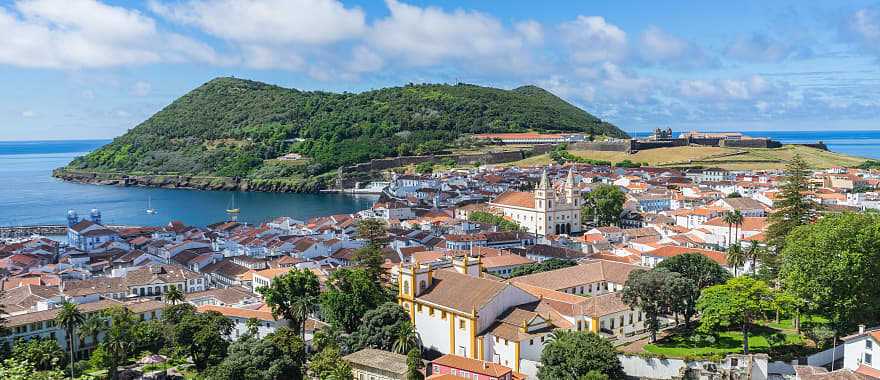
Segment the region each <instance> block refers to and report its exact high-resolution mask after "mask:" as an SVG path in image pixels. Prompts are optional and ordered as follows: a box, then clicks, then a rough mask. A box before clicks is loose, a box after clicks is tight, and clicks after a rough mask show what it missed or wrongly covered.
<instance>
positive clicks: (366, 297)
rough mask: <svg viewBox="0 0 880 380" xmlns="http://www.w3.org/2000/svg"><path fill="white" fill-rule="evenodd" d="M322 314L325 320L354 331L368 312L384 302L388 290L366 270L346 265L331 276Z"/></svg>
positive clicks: (324, 295)
mask: <svg viewBox="0 0 880 380" xmlns="http://www.w3.org/2000/svg"><path fill="white" fill-rule="evenodd" d="M320 300H321V316H322V317H323V318H324V321H326V322H328V323H330V324H333V325H334V326H337V327H339V328H341V329H342V330H343V331H345V332H346V333H352V332H354V331H355V330H356V329H357V327H358V325H360V321H361V318H362V317H363V316H364V314H365V313H366V312H367V311H369V310H372V309H375V308H376V307H377V306H379V305H381V304H382V303H384V302H387V301H390V300H389V299H388V293H387V292H386V291H385V289H384V288H383V287H382V286H381V285H380V284H378V283H377V282H376V281H375V279H374V278H372V277H371V274H370V273H369V272H367V270H366V269H360V268H356V269H348V268H342V269H339V270H337V271H335V272H333V274H332V275H330V278H329V280H328V281H327V284H326V290H325V291H324V292H323V293H321V296H320Z"/></svg>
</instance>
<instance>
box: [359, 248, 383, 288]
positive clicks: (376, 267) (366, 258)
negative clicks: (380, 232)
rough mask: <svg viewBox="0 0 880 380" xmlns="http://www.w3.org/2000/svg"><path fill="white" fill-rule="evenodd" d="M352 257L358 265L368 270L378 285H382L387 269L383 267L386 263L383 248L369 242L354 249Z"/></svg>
mask: <svg viewBox="0 0 880 380" xmlns="http://www.w3.org/2000/svg"><path fill="white" fill-rule="evenodd" d="M352 259H354V262H355V263H356V264H357V265H358V266H360V267H361V268H364V269H365V270H366V271H367V273H368V274H369V276H370V278H371V279H372V280H373V282H374V283H376V285H377V286H381V284H382V276H383V274H384V273H385V269H384V268H383V267H382V265H384V264H385V255H383V254H382V250H381V248H379V247H376V246H374V245H372V244H367V245H366V246H364V247H361V248H359V249H358V250H356V251H354V254H353V255H352Z"/></svg>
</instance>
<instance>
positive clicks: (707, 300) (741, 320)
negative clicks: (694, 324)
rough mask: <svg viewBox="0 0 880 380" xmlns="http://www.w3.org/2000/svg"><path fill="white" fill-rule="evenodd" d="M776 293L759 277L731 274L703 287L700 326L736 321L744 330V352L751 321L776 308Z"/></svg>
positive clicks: (712, 327) (704, 328)
mask: <svg viewBox="0 0 880 380" xmlns="http://www.w3.org/2000/svg"><path fill="white" fill-rule="evenodd" d="M779 306H780V303H779V302H778V301H777V293H776V292H775V291H774V290H772V289H770V287H769V286H768V285H767V283H765V282H764V281H761V280H756V279H754V278H751V277H745V276H742V277H734V278H731V279H730V280H727V282H726V283H724V284H720V285H714V286H710V287H708V288H706V289H703V292H702V294H701V295H700V299H699V301H698V302H697V310H699V311H700V330H701V331H703V332H719V331H722V330H725V329H727V328H729V327H731V326H736V325H739V326H740V328H741V330H742V334H743V353H745V354H748V353H749V332H750V331H751V328H752V323H753V322H754V321H755V320H757V319H760V318H762V317H763V316H764V315H766V313H769V312H770V311H774V310H777V309H778V308H779Z"/></svg>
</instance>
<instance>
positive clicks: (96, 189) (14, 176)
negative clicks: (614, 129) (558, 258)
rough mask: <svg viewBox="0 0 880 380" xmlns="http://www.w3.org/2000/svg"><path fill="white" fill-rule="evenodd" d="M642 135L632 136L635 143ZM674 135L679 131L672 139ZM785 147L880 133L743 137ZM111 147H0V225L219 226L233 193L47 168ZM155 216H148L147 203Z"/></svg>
mask: <svg viewBox="0 0 880 380" xmlns="http://www.w3.org/2000/svg"><path fill="white" fill-rule="evenodd" d="M648 134H649V133H648V132H640V133H636V136H637V137H643V136H646V135H648ZM675 134H676V135H677V134H678V132H675ZM746 134H747V135H750V136H756V137H770V138H772V139H775V140H779V141H781V142H783V143H812V142H817V141H823V142H825V143H826V144H827V145H828V147H829V148H830V149H831V150H833V151H835V152H840V153H845V154H849V155H854V156H861V157H870V158H877V159H880V131H806V132H746ZM107 142H109V140H73V141H6V142H4V141H0V226H10V225H38V224H63V223H65V215H66V213H67V210H71V209H72V210H76V211H77V212H78V213H79V214H80V215H87V214H88V211H89V210H90V209H92V208H98V209H100V210H101V213H102V214H103V217H104V221H105V223H108V224H124V225H161V224H165V223H167V222H168V221H169V220H181V221H183V222H184V223H187V224H190V225H196V226H204V225H207V224H210V223H214V222H217V221H221V220H223V219H225V210H226V208H227V207H228V205H229V202H230V200H231V198H232V193H231V192H226V191H199V190H170V189H152V188H140V187H115V186H96V185H83V184H75V183H67V182H63V181H59V180H57V179H55V178H52V177H51V172H52V169H54V168H58V167H61V166H64V165H66V164H67V163H68V162H70V160H72V159H73V158H74V157H77V156H81V155H83V154H85V153H86V152H89V151H91V150H93V149H96V148H98V147H100V146H101V145H104V144H106V143H107ZM148 198H150V199H151V200H152V206H153V208H155V209H157V210H158V211H159V213H158V215H147V214H146V212H145V210H146V208H147V199H148ZM375 199H376V198H375V196H357V197H355V196H350V195H342V194H278V193H242V192H237V193H235V201H236V206H238V207H239V208H241V217H240V219H241V220H242V221H246V222H248V223H261V222H264V221H266V220H268V219H271V218H273V217H276V216H292V217H295V218H300V219H306V218H310V217H314V216H320V215H331V214H339V213H350V212H355V211H358V210H362V209H365V208H369V207H370V206H371V205H372V202H373V201H374V200H375Z"/></svg>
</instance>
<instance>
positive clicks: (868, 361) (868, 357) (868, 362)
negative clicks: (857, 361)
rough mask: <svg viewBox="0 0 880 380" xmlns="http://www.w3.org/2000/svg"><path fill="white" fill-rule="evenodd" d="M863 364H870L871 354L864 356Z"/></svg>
mask: <svg viewBox="0 0 880 380" xmlns="http://www.w3.org/2000/svg"><path fill="white" fill-rule="evenodd" d="M865 364H871V354H868V353H866V354H865Z"/></svg>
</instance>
